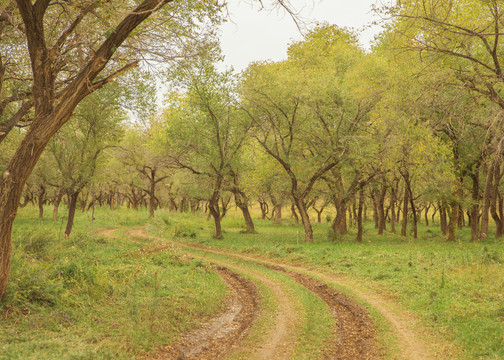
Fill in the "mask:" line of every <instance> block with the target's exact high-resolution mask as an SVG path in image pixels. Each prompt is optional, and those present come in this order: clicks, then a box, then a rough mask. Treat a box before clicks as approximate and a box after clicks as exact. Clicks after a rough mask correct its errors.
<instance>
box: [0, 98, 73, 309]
mask: <svg viewBox="0 0 504 360" xmlns="http://www.w3.org/2000/svg"><path fill="white" fill-rule="evenodd" d="M75 105H76V104H75ZM61 106H62V104H61V103H60V107H61ZM67 106H68V104H67ZM74 108H75V106H73V107H71V106H70V107H64V109H59V112H58V109H57V110H55V112H56V114H55V115H54V117H55V118H56V119H48V117H41V118H38V119H36V120H34V121H33V122H32V125H31V126H30V128H29V130H28V132H27V133H26V135H25V138H24V139H23V141H22V142H21V145H20V146H19V147H18V149H17V150H16V152H15V153H14V155H13V156H12V158H11V160H10V162H9V164H8V165H7V168H6V170H5V171H4V172H3V174H2V177H1V178H0V299H2V297H3V295H4V294H5V291H6V289H7V283H8V282H9V275H10V264H11V260H10V259H11V253H12V245H11V232H12V225H13V223H14V219H15V218H16V213H17V209H18V206H19V202H20V200H21V194H22V192H23V187H24V185H25V183H26V180H27V179H28V177H29V176H30V174H31V172H32V171H33V168H34V167H35V165H36V164H37V161H38V159H39V158H40V155H41V154H42V152H43V150H44V148H45V147H46V145H47V143H48V142H49V140H50V139H51V137H52V136H53V135H54V134H55V133H56V131H57V130H58V129H59V128H60V127H61V126H62V125H63V124H64V123H65V122H66V120H67V119H68V118H69V117H70V115H71V113H72V111H73V109H74ZM45 120H52V121H45Z"/></svg>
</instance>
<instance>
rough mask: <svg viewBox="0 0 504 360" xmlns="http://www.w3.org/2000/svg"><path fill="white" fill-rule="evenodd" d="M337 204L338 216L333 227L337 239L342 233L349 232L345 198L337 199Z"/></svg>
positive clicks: (335, 202)
mask: <svg viewBox="0 0 504 360" xmlns="http://www.w3.org/2000/svg"><path fill="white" fill-rule="evenodd" d="M334 205H335V206H336V217H335V218H334V220H333V222H332V224H331V227H332V230H333V232H334V237H335V239H338V238H339V236H340V235H344V234H346V233H347V232H348V228H347V223H346V210H347V204H346V202H345V200H344V199H337V201H334Z"/></svg>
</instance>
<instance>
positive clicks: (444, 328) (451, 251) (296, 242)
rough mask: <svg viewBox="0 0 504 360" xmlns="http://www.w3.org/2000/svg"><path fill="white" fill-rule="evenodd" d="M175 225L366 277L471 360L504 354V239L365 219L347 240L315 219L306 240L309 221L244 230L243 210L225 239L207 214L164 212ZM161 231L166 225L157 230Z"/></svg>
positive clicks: (227, 222) (217, 243)
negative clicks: (390, 228)
mask: <svg viewBox="0 0 504 360" xmlns="http://www.w3.org/2000/svg"><path fill="white" fill-rule="evenodd" d="M160 216H161V217H162V218H163V217H164V219H165V220H164V222H166V223H169V224H172V225H171V226H168V227H166V228H165V229H164V230H162V231H163V233H164V236H175V235H177V234H176V232H175V231H174V226H173V224H177V226H178V227H186V228H188V229H192V232H193V235H192V236H182V237H179V240H185V241H188V242H192V243H198V244H200V245H205V246H209V247H212V248H226V249H228V250H232V251H238V252H243V253H251V254H256V255H259V256H264V257H269V258H272V259H284V260H287V261H289V262H293V263H300V264H310V265H312V266H313V265H316V266H319V267H322V268H324V269H327V270H330V271H332V272H336V273H341V274H346V275H349V276H352V277H354V278H358V279H361V280H362V281H364V282H366V283H367V284H369V285H370V286H373V287H375V288H376V289H378V290H379V291H384V292H386V293H387V294H388V296H390V297H391V298H392V299H395V300H396V301H398V302H400V303H402V304H403V305H404V306H405V307H406V308H407V309H409V310H411V311H413V312H414V313H416V314H418V315H419V316H420V317H421V319H422V320H423V322H424V324H426V325H427V326H428V327H430V328H432V329H433V330H434V331H435V332H436V333H438V334H440V335H441V336H442V337H444V338H446V339H449V340H450V341H453V342H455V343H456V344H457V346H458V347H459V348H460V349H461V353H460V354H459V355H457V356H459V357H460V358H467V359H502V358H504V246H503V241H502V240H500V239H494V238H489V239H487V240H486V241H485V242H484V243H471V242H469V240H468V239H469V238H470V233H469V229H467V228H464V229H462V230H460V231H459V232H458V233H457V241H456V242H455V243H447V242H446V241H445V240H444V238H443V237H442V236H441V234H440V233H439V224H438V223H437V224H434V225H433V224H431V226H429V227H427V226H425V225H424V224H420V225H419V239H417V240H414V239H412V237H407V238H404V237H401V236H399V235H396V234H391V233H388V232H387V233H386V234H384V235H382V236H378V235H376V230H375V229H374V227H373V224H372V223H366V228H365V233H364V240H365V241H364V243H362V244H358V243H355V242H354V240H353V239H354V236H355V231H354V229H350V233H349V234H348V235H346V236H345V237H344V239H343V241H335V242H333V241H329V240H328V239H329V236H328V230H329V226H328V224H314V234H315V243H313V244H306V243H304V242H303V236H302V234H303V232H302V228H301V227H299V226H295V225H293V224H291V223H290V222H288V221H285V222H281V223H273V222H270V221H262V220H255V223H256V228H257V230H258V233H257V234H242V230H243V225H242V224H243V222H242V221H241V219H240V218H239V217H238V216H236V217H231V216H230V217H228V218H226V219H224V221H223V228H224V229H225V237H224V239H223V240H213V239H211V236H210V235H211V233H212V226H211V225H212V224H211V223H210V222H206V221H205V220H204V218H203V217H202V216H190V215H188V214H168V213H166V214H162V215H160ZM157 231H158V232H159V231H161V230H160V229H158V230H157Z"/></svg>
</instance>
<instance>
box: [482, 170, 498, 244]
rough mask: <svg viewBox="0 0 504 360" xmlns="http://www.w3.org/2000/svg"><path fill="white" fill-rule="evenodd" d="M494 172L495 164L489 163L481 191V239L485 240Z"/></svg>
mask: <svg viewBox="0 0 504 360" xmlns="http://www.w3.org/2000/svg"><path fill="white" fill-rule="evenodd" d="M494 172H495V164H491V165H490V167H489V168H488V171H487V174H486V179H485V189H484V191H483V206H482V209H481V225H480V226H481V232H480V237H481V240H485V239H486V238H487V237H488V223H489V220H490V203H491V201H492V191H493V186H492V184H493V179H494Z"/></svg>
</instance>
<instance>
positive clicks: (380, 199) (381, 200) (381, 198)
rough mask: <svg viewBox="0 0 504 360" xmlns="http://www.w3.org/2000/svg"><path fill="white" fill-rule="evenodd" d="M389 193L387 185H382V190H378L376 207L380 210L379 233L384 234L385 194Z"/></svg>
mask: <svg viewBox="0 0 504 360" xmlns="http://www.w3.org/2000/svg"><path fill="white" fill-rule="evenodd" d="M386 194H387V187H386V186H385V185H382V188H381V190H380V191H379V192H378V191H377V192H376V196H377V198H376V208H377V212H378V235H383V231H384V230H385V229H386V224H385V195H386Z"/></svg>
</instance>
